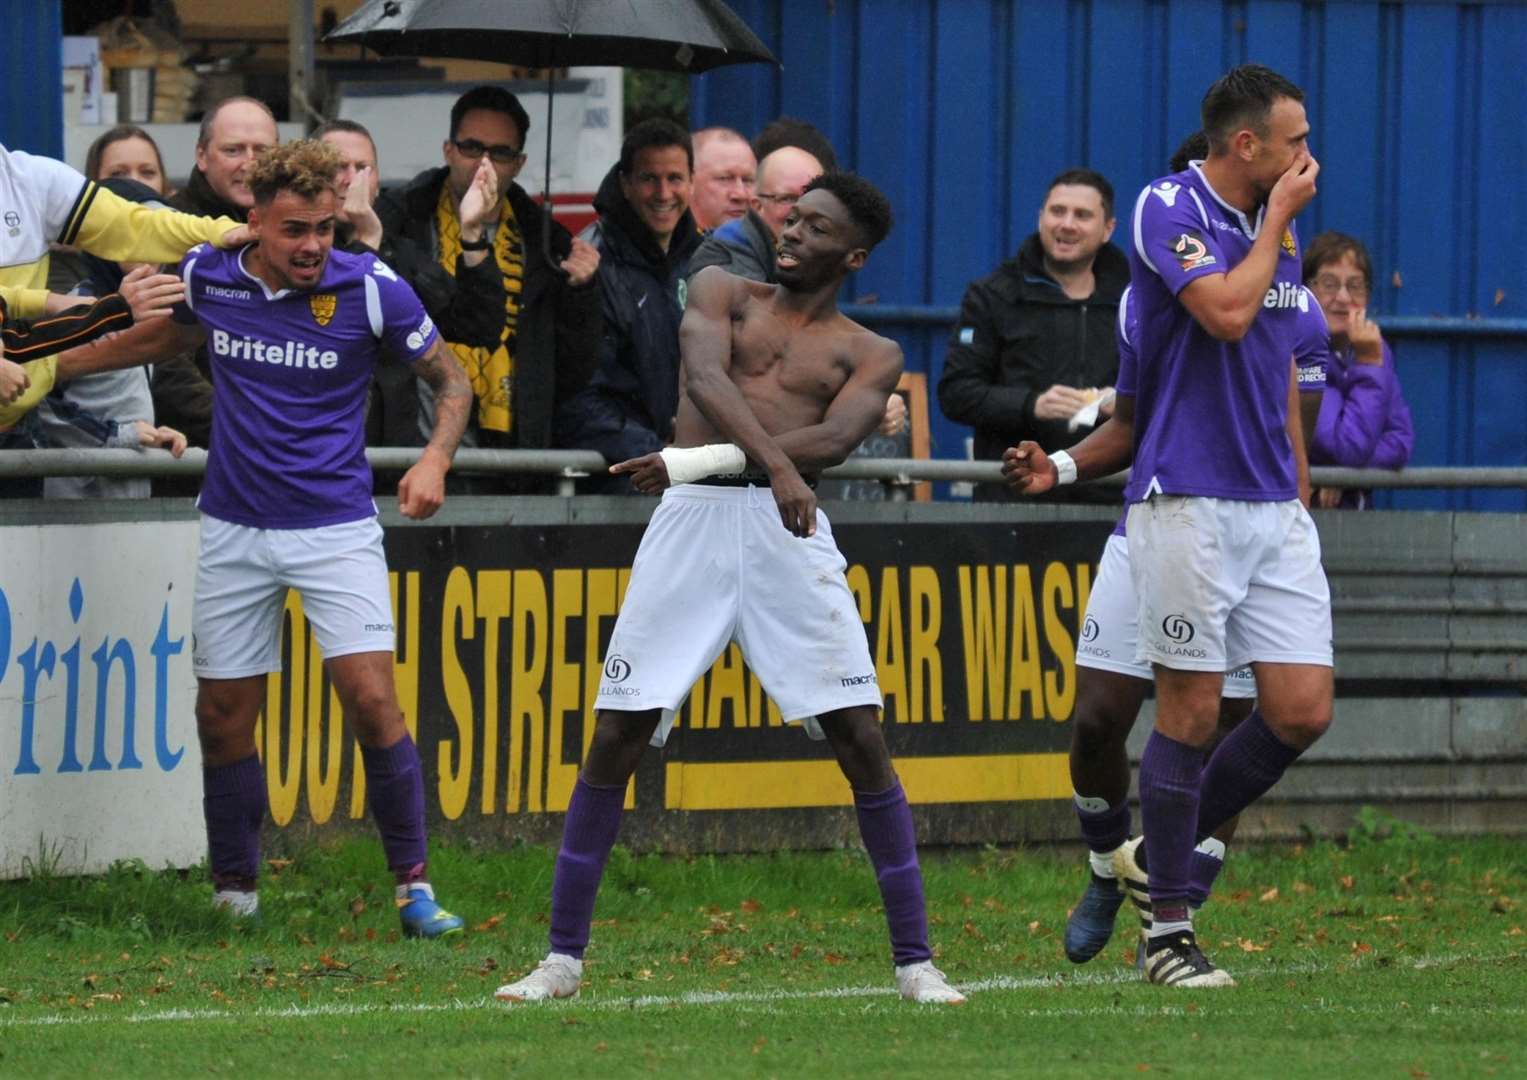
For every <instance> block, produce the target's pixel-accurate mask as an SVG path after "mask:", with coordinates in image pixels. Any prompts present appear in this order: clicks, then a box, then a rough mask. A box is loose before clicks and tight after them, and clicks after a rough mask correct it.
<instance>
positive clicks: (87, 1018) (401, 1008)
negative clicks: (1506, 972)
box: [0, 955, 1527, 1029]
mask: <svg viewBox="0 0 1527 1080" xmlns="http://www.w3.org/2000/svg"><path fill="white" fill-rule="evenodd" d="M1482 959H1490V958H1488V957H1478V956H1463V955H1456V956H1448V955H1443V956H1432V957H1422V958H1421V959H1419V960H1416V961H1415V962H1413V963H1412V964H1411V965H1410V968H1411V970H1413V971H1424V970H1426V969H1428V968H1435V967H1443V966H1447V965H1451V964H1456V963H1460V962H1464V961H1468V962H1478V961H1480V960H1482ZM1332 969H1333V966H1332V965H1330V964H1314V963H1309V964H1286V965H1280V966H1278V967H1276V968H1273V969H1271V970H1268V971H1261V972H1257V973H1255V974H1254V975H1252V976H1250V977H1251V978H1268V977H1272V976H1278V975H1319V974H1325V973H1328V972H1330V971H1331V970H1332ZM1139 980H1140V976H1139V974H1138V973H1137V972H1135V971H1134V970H1132V969H1126V970H1120V971H1111V972H1107V973H1101V972H1099V973H1096V974H1094V973H1092V972H1080V971H1073V972H1057V973H1055V974H1052V975H1031V976H1025V977H1022V978H1020V977H1018V976H1014V975H994V976H991V977H990V978H986V979H975V980H972V981H970V982H964V983H959V984H957V985H958V986H959V988H960V989H961V990H963V991H965V992H966V993H967V994H980V993H985V992H987V991H992V990H1044V989H1062V988H1065V987H1069V986H1122V985H1124V984H1126V983H1134V982H1138V981H1139ZM895 994H896V988H895V987H894V986H892V985H890V984H877V985H875V986H837V987H828V988H825V989H821V990H784V989H779V990H689V991H685V992H684V993H682V994H641V995H637V996H635V997H620V998H607V999H599V998H594V999H589V998H583V999H582V1000H579V1001H577V1002H576V1003H574V1002H562V1003H557V1004H552V1005H551V1006H550V1007H552V1008H560V1009H581V1010H583V1011H601V1012H603V1011H616V1010H629V1009H649V1008H654V1007H660V1006H678V1005H767V1004H776V1003H779V1002H786V1001H824V1000H828V1001H830V1000H851V999H855V998H877V997H893V996H895ZM1217 997H1218V995H1217ZM485 1008H498V1009H509V1010H525V1009H529V1008H534V1006H526V1005H511V1004H508V1003H505V1002H499V1001H497V1000H495V999H494V998H492V997H487V996H485V997H480V998H472V999H467V1000H463V999H460V998H453V999H451V1000H450V1001H445V1002H425V1001H416V1002H406V1003H396V1004H381V1003H379V1004H372V1005H352V1004H345V1003H337V1002H336V1003H328V1004H319V1005H283V1006H280V1007H278V1008H271V1007H268V1006H266V1007H260V1008H255V1009H165V1010H162V1011H158V1012H135V1013H128V1014H126V1015H113V1014H112V1012H111V1011H110V1010H108V1009H99V1010H94V1011H92V1012H90V1013H55V1014H52V1015H48V1016H20V1017H6V1016H4V1015H0V1029H4V1028H12V1027H56V1026H70V1025H79V1024H156V1023H176V1022H183V1021H198V1020H241V1021H248V1020H305V1019H310V1018H315V1017H325V1016H366V1015H373V1014H391V1015H398V1016H404V1015H415V1014H421V1013H441V1012H466V1011H468V1010H475V1009H485ZM1375 1008H1377V1007H1375ZM1174 1009H1176V1006H1172V1005H1169V1004H1166V1003H1163V1004H1161V1005H1149V1006H1144V1005H1142V1006H1137V1007H1136V1009H1135V1011H1136V1012H1139V1013H1141V1014H1142V1015H1144V1014H1149V1015H1153V1016H1159V1015H1161V1014H1162V1013H1163V1012H1166V1011H1171V1010H1174ZM1331 1009H1336V1010H1338V1011H1343V1012H1354V1013H1355V1012H1362V1011H1364V1009H1363V1008H1361V1007H1360V1006H1356V1005H1334V1006H1321V1007H1320V1009H1319V1010H1318V1011H1329V1010H1331ZM1387 1009H1388V1006H1385V1007H1384V1009H1382V1010H1379V1011H1387ZM1021 1011H1024V1012H1025V1015H1033V1016H1041V1015H1077V1016H1095V1015H1102V1014H1105V1013H1106V1014H1109V1015H1117V1014H1118V1013H1119V1012H1120V1011H1121V1010H1120V1009H1117V1008H1102V1007H1094V1008H1090V1009H1069V1008H1067V1009H1046V1008H1041V1009H1032V1008H1031V1009H1028V1010H1021ZM1217 1011H1218V1010H1217ZM1434 1011H1435V1010H1434ZM1502 1011H1503V1012H1505V1013H1508V1014H1511V1015H1527V1009H1524V1008H1520V1007H1508V1008H1506V1009H1504V1010H1502Z"/></svg>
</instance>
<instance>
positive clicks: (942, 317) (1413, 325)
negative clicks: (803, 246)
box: [843, 304, 1527, 339]
mask: <svg viewBox="0 0 1527 1080" xmlns="http://www.w3.org/2000/svg"><path fill="white" fill-rule="evenodd" d="M843 313H844V314H845V315H847V316H848V317H849V318H851V319H853V320H854V321H855V322H860V323H863V324H864V325H866V326H882V327H884V326H934V327H938V326H943V327H952V326H953V325H954V323H955V320H956V319H958V318H959V317H960V309H959V308H957V307H948V306H932V305H928V306H923V305H920V304H846V305H844V307H843ZM1374 321H1375V322H1376V323H1378V325H1379V328H1380V329H1381V330H1383V331H1384V332H1385V333H1386V334H1389V335H1391V336H1393V337H1397V338H1418V337H1459V338H1522V339H1527V319H1493V318H1491V319H1466V318H1460V317H1458V316H1455V315H1448V316H1431V315H1382V316H1379V317H1378V318H1377V319H1375V320H1374Z"/></svg>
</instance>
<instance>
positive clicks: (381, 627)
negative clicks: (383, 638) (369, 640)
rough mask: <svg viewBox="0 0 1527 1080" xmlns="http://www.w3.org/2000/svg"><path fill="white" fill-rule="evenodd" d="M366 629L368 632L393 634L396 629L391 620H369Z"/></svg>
mask: <svg viewBox="0 0 1527 1080" xmlns="http://www.w3.org/2000/svg"><path fill="white" fill-rule="evenodd" d="M365 631H366V633H368V634H391V633H393V632H394V629H393V625H392V623H390V622H368V623H367V624H366V626H365Z"/></svg>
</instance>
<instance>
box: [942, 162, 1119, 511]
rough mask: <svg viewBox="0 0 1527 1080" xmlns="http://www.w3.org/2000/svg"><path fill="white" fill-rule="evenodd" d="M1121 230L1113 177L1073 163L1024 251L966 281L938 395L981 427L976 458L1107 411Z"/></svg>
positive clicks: (996, 493) (982, 492)
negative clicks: (1115, 240) (1115, 237)
mask: <svg viewBox="0 0 1527 1080" xmlns="http://www.w3.org/2000/svg"><path fill="white" fill-rule="evenodd" d="M1113 229H1114V213H1113V186H1112V185H1111V184H1109V182H1108V180H1107V179H1106V178H1104V177H1103V176H1102V175H1100V174H1099V173H1096V172H1094V171H1092V170H1091V169H1067V170H1066V171H1065V172H1063V173H1061V174H1060V175H1059V176H1057V177H1055V179H1054V180H1052V181H1050V186H1049V188H1048V189H1047V190H1046V192H1045V199H1044V204H1043V205H1042V206H1041V207H1040V210H1039V223H1038V228H1037V229H1036V231H1035V232H1034V233H1033V234H1031V235H1030V236H1029V237H1028V239H1026V240H1025V241H1024V242H1023V246H1022V247H1021V248H1019V249H1018V254H1017V255H1016V256H1014V257H1013V258H1011V259H1009V260H1007V261H1006V262H1004V263H1003V264H1002V265H1001V266H1000V267H998V268H997V270H996V271H995V272H994V273H992V274H990V275H989V276H987V277H984V278H982V279H980V280H979V281H976V282H973V283H972V284H971V285H970V287H969V288H968V289H966V290H965V298H964V300H963V301H962V302H961V305H960V318H959V322H958V323H956V324H955V327H954V332H953V334H952V335H951V336H950V339H949V351H948V353H947V354H946V356H945V359H944V373H943V375H942V376H941V377H940V378H939V384H938V400H939V404H940V406H942V407H943V410H944V415H945V416H947V417H949V419H951V420H953V421H955V422H956V423H960V424H969V425H970V426H971V427H972V428H974V429H975V456H976V457H977V458H980V459H998V458H1001V457H1002V451H1003V450H1004V449H1006V448H1007V447H1009V446H1013V445H1016V444H1017V443H1018V442H1019V441H1021V440H1024V439H1032V440H1033V441H1034V442H1037V443H1038V444H1039V445H1040V446H1042V447H1044V448H1045V449H1046V450H1059V449H1061V448H1062V447H1066V446H1070V445H1072V444H1073V443H1075V442H1077V441H1078V440H1079V439H1081V438H1082V437H1083V436H1085V435H1086V434H1087V433H1088V432H1089V431H1091V430H1092V428H1093V427H1094V426H1095V424H1096V423H1098V422H1099V420H1100V419H1101V418H1106V416H1107V415H1108V411H1109V408H1110V406H1109V402H1110V400H1111V395H1110V394H1109V391H1110V390H1111V388H1112V386H1113V380H1114V376H1115V374H1116V373H1117V372H1118V369H1119V357H1118V352H1117V350H1116V349H1115V347H1114V337H1113V324H1114V321H1115V319H1116V318H1117V317H1118V313H1119V297H1120V296H1121V295H1123V292H1124V289H1125V287H1126V286H1127V285H1128V284H1129V263H1128V261H1127V260H1126V259H1125V258H1124V255H1123V253H1122V252H1120V251H1119V249H1118V248H1116V247H1114V246H1113V245H1112V244H1110V243H1109V242H1108V238H1109V237H1110V236H1111V235H1112V234H1113ZM1094 406H1096V407H1095V408H1094ZM1075 490H1076V489H1074V488H1073V489H1071V491H1070V492H1068V495H1070V494H1071V493H1072V492H1075ZM1012 497H1013V496H1012V494H1011V492H1010V491H1009V490H1008V489H1007V488H1006V487H1005V486H1004V485H1002V484H997V483H993V484H982V485H979V486H978V487H977V488H976V498H977V499H990V500H994V501H1001V500H1006V499H1010V498H1012ZM1073 497H1074V496H1073ZM1080 497H1082V498H1087V499H1091V498H1098V497H1106V496H1095V495H1093V494H1092V493H1091V492H1086V491H1084V492H1083V493H1082V495H1081V496H1080Z"/></svg>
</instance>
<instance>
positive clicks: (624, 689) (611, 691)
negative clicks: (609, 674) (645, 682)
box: [599, 683, 642, 697]
mask: <svg viewBox="0 0 1527 1080" xmlns="http://www.w3.org/2000/svg"><path fill="white" fill-rule="evenodd" d="M599 696H600V697H641V696H642V692H641V691H640V690H638V689H637V688H636V687H634V686H614V685H612V684H610V683H605V684H603V685H602V686H600V688H599Z"/></svg>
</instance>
